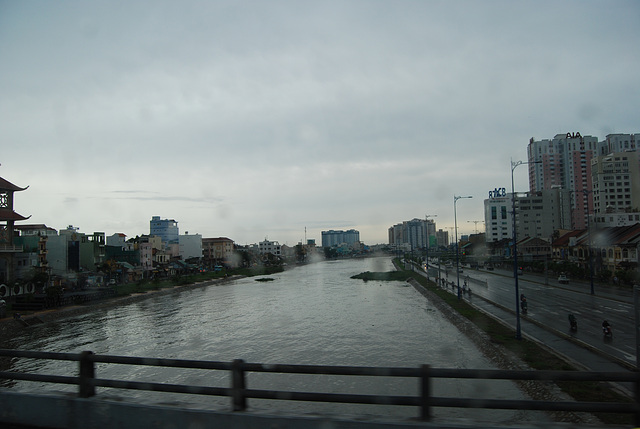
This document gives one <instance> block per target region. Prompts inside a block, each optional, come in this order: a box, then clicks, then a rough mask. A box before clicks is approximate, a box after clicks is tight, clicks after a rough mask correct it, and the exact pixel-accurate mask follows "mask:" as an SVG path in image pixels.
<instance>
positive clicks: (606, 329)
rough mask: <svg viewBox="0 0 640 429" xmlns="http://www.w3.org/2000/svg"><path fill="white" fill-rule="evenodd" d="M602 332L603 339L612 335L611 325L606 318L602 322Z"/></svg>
mask: <svg viewBox="0 0 640 429" xmlns="http://www.w3.org/2000/svg"><path fill="white" fill-rule="evenodd" d="M602 334H603V335H604V337H605V339H606V338H612V337H613V331H612V330H611V325H610V324H609V322H607V321H606V320H605V321H604V322H602Z"/></svg>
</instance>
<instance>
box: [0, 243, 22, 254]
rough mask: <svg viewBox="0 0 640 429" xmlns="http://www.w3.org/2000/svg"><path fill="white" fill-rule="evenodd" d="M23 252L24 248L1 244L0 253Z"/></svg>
mask: <svg viewBox="0 0 640 429" xmlns="http://www.w3.org/2000/svg"><path fill="white" fill-rule="evenodd" d="M22 251H23V247H22V246H14V245H11V244H0V253H19V252H22Z"/></svg>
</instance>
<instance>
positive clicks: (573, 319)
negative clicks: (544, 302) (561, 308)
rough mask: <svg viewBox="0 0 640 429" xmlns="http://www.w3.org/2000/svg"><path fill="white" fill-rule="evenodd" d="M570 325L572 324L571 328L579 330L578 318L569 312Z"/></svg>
mask: <svg viewBox="0 0 640 429" xmlns="http://www.w3.org/2000/svg"><path fill="white" fill-rule="evenodd" d="M569 325H570V326H571V330H572V331H573V332H575V331H577V330H578V320H577V319H576V316H574V315H573V314H569Z"/></svg>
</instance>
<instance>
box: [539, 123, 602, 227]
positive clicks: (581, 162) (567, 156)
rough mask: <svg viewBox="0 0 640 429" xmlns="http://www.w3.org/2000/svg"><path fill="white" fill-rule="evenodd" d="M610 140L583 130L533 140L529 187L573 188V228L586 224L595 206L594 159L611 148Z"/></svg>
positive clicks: (571, 195) (543, 188) (541, 188)
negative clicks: (593, 190)
mask: <svg viewBox="0 0 640 429" xmlns="http://www.w3.org/2000/svg"><path fill="white" fill-rule="evenodd" d="M606 145H607V143H606V142H598V139H597V138H596V137H593V136H581V135H580V133H567V134H557V135H556V136H555V137H554V138H553V139H552V140H540V141H536V140H534V139H533V138H531V139H530V140H529V146H528V147H527V158H528V161H529V190H530V191H531V192H537V191H542V190H546V189H553V188H560V189H564V190H566V191H569V192H570V198H571V209H572V228H573V229H581V228H586V225H587V215H588V213H589V212H591V211H592V210H593V203H592V198H591V195H590V193H591V190H592V183H591V180H592V175H591V160H592V159H593V158H595V157H596V156H598V155H601V154H603V153H605V152H606V151H607V146H606Z"/></svg>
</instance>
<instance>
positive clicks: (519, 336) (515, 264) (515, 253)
mask: <svg viewBox="0 0 640 429" xmlns="http://www.w3.org/2000/svg"><path fill="white" fill-rule="evenodd" d="M541 162H542V161H532V162H524V161H516V162H513V159H512V160H511V210H512V211H511V216H512V218H513V219H512V221H513V231H512V236H513V277H514V279H515V284H516V339H517V340H521V339H522V331H521V329H520V288H519V286H518V245H517V242H518V236H517V233H516V191H515V186H514V184H513V171H514V170H515V169H516V167H518V166H519V165H522V164H539V163H541Z"/></svg>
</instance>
